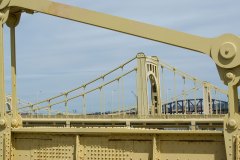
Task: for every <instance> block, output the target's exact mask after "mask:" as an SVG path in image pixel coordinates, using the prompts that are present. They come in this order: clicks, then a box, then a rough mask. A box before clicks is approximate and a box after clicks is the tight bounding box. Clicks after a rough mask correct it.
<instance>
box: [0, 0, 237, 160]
mask: <svg viewBox="0 0 240 160" xmlns="http://www.w3.org/2000/svg"><path fill="white" fill-rule="evenodd" d="M0 12H1V14H0V19H1V25H0V75H1V76H0V116H1V118H0V126H1V130H0V141H1V143H0V145H1V146H0V156H1V157H3V159H11V156H10V155H9V153H10V148H11V141H12V140H11V128H17V127H21V124H22V122H21V117H19V115H18V114H17V111H16V105H15V102H16V63H15V61H16V59H15V58H16V56H15V27H16V25H17V24H18V22H19V20H20V15H21V13H22V12H26V13H34V12H40V13H45V14H48V15H53V16H57V17H61V18H65V19H69V20H73V21H77V22H81V23H86V24H90V25H94V26H98V27H102V28H106V29H110V30H114V31H118V32H122V33H125V34H130V35H134V36H138V37H142V38H145V39H150V40H153V41H157V42H162V43H166V44H170V45H172V46H177V47H181V48H186V49H188V50H193V51H197V52H200V53H204V54H207V55H209V56H210V57H211V58H212V59H213V61H214V62H215V64H216V66H217V69H218V72H219V75H220V78H221V79H222V80H223V82H224V84H225V85H227V86H228V97H229V114H228V115H226V117H225V120H224V138H225V148H226V155H227V160H233V159H235V158H237V157H236V156H238V155H239V154H238V150H237V149H239V148H238V147H237V144H236V143H237V142H239V141H238V138H237V137H239V136H238V135H239V129H240V115H239V111H238V90H237V87H238V86H239V85H240V38H239V37H238V36H235V35H232V34H225V35H222V36H220V37H217V38H202V37H199V36H194V35H190V34H186V33H182V32H177V31H173V30H169V29H165V28H162V27H158V26H153V25H149V24H144V23H140V22H136V21H131V20H127V19H124V18H119V17H115V16H111V15H106V14H102V13H97V12H94V11H89V10H85V9H81V8H77V7H73V6H68V5H64V4H61V3H57V2H52V1H49V0H41V1H36V0H1V2H0ZM5 23H7V24H8V26H9V27H10V30H11V53H12V55H11V60H12V95H13V97H12V98H13V105H12V115H10V116H9V115H7V114H6V103H5V101H6V100H5V78H4V50H3V46H4V45H3V25H4V24H5Z"/></svg>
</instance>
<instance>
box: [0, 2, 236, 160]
mask: <svg viewBox="0 0 240 160" xmlns="http://www.w3.org/2000/svg"><path fill="white" fill-rule="evenodd" d="M36 11H37V12H41V13H45V14H48V15H52V16H57V17H61V18H65V19H69V20H73V21H77V22H81V23H86V24H90V25H94V26H97V27H102V28H106V29H110V30H114V31H118V32H122V33H125V34H130V35H134V36H138V37H141V38H146V39H150V40H154V41H157V42H162V43H166V44H169V45H173V46H177V47H181V48H186V49H189V50H193V51H197V52H201V53H204V54H207V55H209V56H210V57H211V58H212V59H213V61H214V63H215V64H216V66H217V69H218V72H219V75H220V77H221V79H222V80H223V82H224V84H225V85H227V86H228V98H229V114H227V115H226V116H225V118H222V120H223V126H222V128H223V131H218V130H217V129H216V128H215V127H206V128H205V129H204V128H201V129H198V128H197V127H196V126H197V124H196V121H194V120H193V121H190V124H189V128H187V129H186V128H185V129H184V130H177V128H178V127H176V126H173V127H170V128H168V127H169V126H168V127H166V126H165V127H163V130H160V129H148V128H141V129H137V128H133V127H132V126H133V125H131V123H130V122H129V121H126V126H124V127H122V128H120V127H114V126H113V127H106V128H100V127H95V126H81V127H77V126H71V122H70V121H66V123H65V125H63V126H61V127H59V126H58V127H56V126H50V127H49V126H48V127H47V126H45V127H39V126H32V127H27V126H22V124H23V123H22V118H21V117H20V116H19V115H18V114H17V108H16V107H17V106H16V100H17V95H16V59H15V58H16V53H15V27H16V26H17V24H18V23H19V21H20V15H21V13H22V12H27V13H34V12H36ZM0 12H1V14H0V18H1V27H0V75H1V76H0V159H3V160H10V159H12V160H22V159H24V160H25V159H26V160H27V159H29V160H30V159H31V160H32V159H35V160H45V159H118V160H120V159H122V160H123V159H126V160H127V159H128V160H135V159H136V160H145V159H159V160H160V159H161V160H162V159H165V160H171V159H172V160H173V159H174V160H176V159H177V160H198V159H199V160H200V159H208V160H221V159H223V160H224V159H227V160H234V159H239V129H240V115H239V111H238V93H237V87H238V86H239V80H240V68H239V67H240V53H239V52H240V39H239V37H238V36H235V35H231V34H225V35H222V36H219V37H217V38H203V37H199V36H194V35H190V34H187V33H182V32H177V31H173V30H169V29H166V28H162V27H159V26H153V25H149V24H144V23H141V22H136V21H132V20H128V19H124V18H120V17H115V16H111V15H107V14H103V13H98V12H95V11H90V10H86V9H81V8H77V7H74V6H69V5H64V4H60V3H56V2H52V1H49V0H41V1H38V0H2V1H0ZM5 23H6V24H7V25H8V26H9V27H10V28H11V53H12V54H11V57H12V59H11V60H12V61H11V62H12V96H13V97H12V110H11V112H10V114H9V115H8V114H6V108H5V104H6V100H5V78H4V49H3V46H4V45H3V25H4V24H5ZM145 60H146V59H145ZM139 63H144V60H142V61H141V62H140V61H139ZM145 63H146V61H145ZM148 64H151V66H152V64H153V62H148ZM154 65H155V64H154ZM154 65H153V66H154ZM148 71H149V70H148ZM150 71H151V70H150ZM140 73H141V75H139V76H138V77H139V79H140V81H139V82H141V83H140V84H141V85H138V88H139V90H138V91H139V92H140V94H142V98H141V99H139V100H138V103H139V104H138V106H139V107H140V108H141V109H140V108H139V111H141V112H140V113H139V115H140V116H141V114H143V113H144V114H146V113H147V112H148V111H147V110H144V106H145V105H146V104H147V103H146V94H145V91H146V89H145V88H144V85H146V84H144V83H145V82H144V81H145V80H144V78H146V77H147V76H148V75H147V73H149V72H146V68H144V67H141V72H140ZM154 73H155V72H153V74H154ZM154 77H155V78H156V77H158V75H155V76H154ZM157 85H158V84H157ZM141 87H142V88H141ZM207 92H208V91H207V90H206V93H207ZM152 94H153V95H154V96H155V97H157V98H156V101H155V103H154V107H152V110H151V113H154V114H153V115H158V114H159V113H161V111H160V110H161V109H160V108H159V106H160V102H159V101H157V100H158V97H159V96H160V95H159V94H160V93H159V92H155V93H152ZM207 94H208V93H207ZM205 99H206V97H205ZM207 105H208V104H207ZM205 119H206V121H208V120H209V119H208V118H207V117H205ZM115 120H118V119H115ZM37 121H38V120H37ZM174 121H177V120H176V119H173V123H176V122H174ZM179 121H180V122H177V125H180V124H178V123H181V122H182V123H184V122H183V121H184V120H181V119H180V120H179ZM209 121H210V120H209ZM209 121H208V123H207V125H208V126H211V125H212V124H210V123H211V122H209ZM38 122H39V121H38ZM169 123H170V124H172V122H169ZM142 125H145V124H144V123H142ZM213 126H214V125H213ZM101 127H102V126H101ZM168 130H169V131H168Z"/></svg>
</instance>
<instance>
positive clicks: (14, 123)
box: [11, 119, 18, 127]
mask: <svg viewBox="0 0 240 160" xmlns="http://www.w3.org/2000/svg"><path fill="white" fill-rule="evenodd" d="M11 125H12V127H17V126H18V121H17V120H16V119H13V120H12V122H11Z"/></svg>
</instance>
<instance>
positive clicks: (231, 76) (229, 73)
mask: <svg viewBox="0 0 240 160" xmlns="http://www.w3.org/2000/svg"><path fill="white" fill-rule="evenodd" d="M226 77H227V78H228V79H234V74H233V73H231V72H228V73H227V74H226Z"/></svg>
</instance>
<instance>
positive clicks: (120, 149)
mask: <svg viewBox="0 0 240 160" xmlns="http://www.w3.org/2000/svg"><path fill="white" fill-rule="evenodd" d="M222 136H223V135H222V134H217V135H211V134H207V133H206V134H204V135H201V134H193V135H191V134H182V135H178V134H128V135H124V134H110V135H109V134H107V135H106V134H97V135H96V134H93V135H89V134H87V135H81V134H38V133H34V134H31V133H28V134H23V133H15V134H14V135H13V137H14V141H13V151H12V152H13V153H12V154H13V159H16V160H21V159H26V160H30V159H34V160H45V159H53V160H55V159H66V160H72V159H86V160H94V159H100V160H105V159H107V160H109V159H111V160H112V159H118V160H120V159H121V160H151V159H156V160H162V159H164V160H167V159H169V160H171V159H172V160H173V159H179V160H181V159H191V160H201V159H208V160H224V159H226V155H225V148H224V140H223V137H222Z"/></svg>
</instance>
